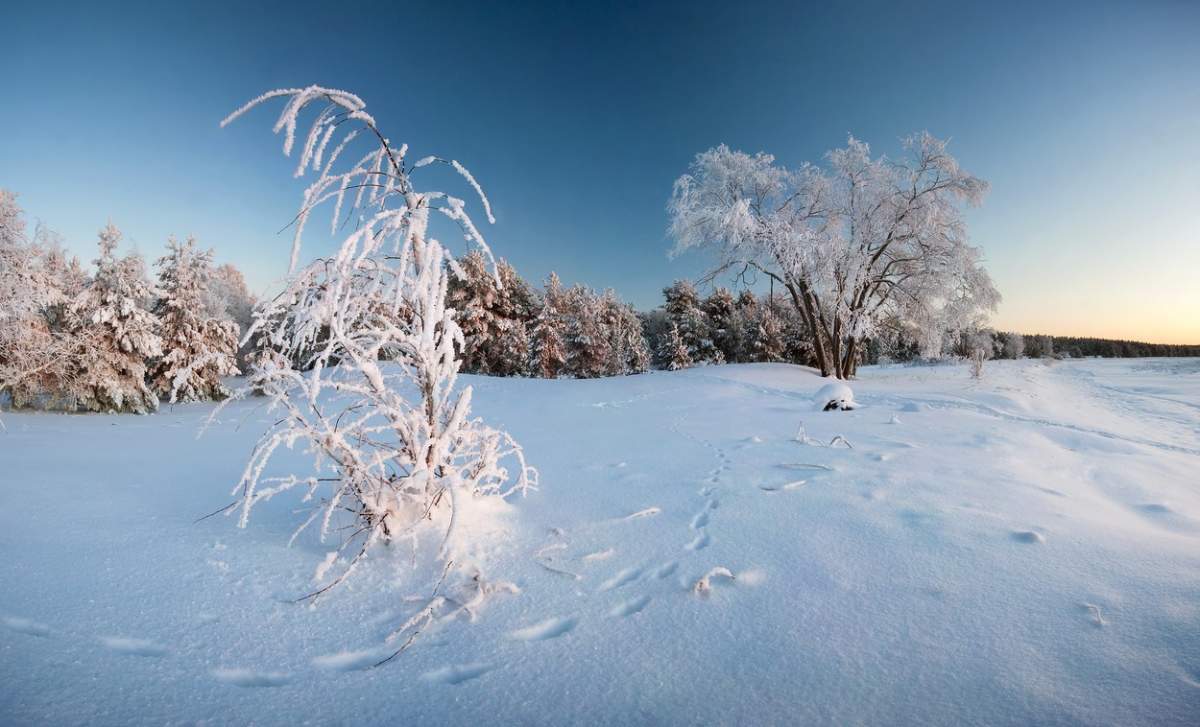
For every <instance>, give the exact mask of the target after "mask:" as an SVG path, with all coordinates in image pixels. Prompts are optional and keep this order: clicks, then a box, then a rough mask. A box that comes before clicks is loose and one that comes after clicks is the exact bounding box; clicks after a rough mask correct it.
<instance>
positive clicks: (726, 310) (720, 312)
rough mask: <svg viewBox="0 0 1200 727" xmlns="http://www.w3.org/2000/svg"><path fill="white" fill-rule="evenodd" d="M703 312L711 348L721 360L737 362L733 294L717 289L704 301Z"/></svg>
mask: <svg viewBox="0 0 1200 727" xmlns="http://www.w3.org/2000/svg"><path fill="white" fill-rule="evenodd" d="M703 310H704V316H705V318H706V319H707V322H708V330H709V338H711V339H712V342H713V346H714V347H715V348H716V349H717V351H718V352H720V354H721V358H722V359H723V360H725V361H737V358H738V351H737V332H736V331H735V330H734V301H733V294H732V293H730V292H729V291H728V290H727V289H726V288H717V289H716V290H714V291H713V292H712V294H711V295H709V296H708V297H707V298H705V299H704V304H703Z"/></svg>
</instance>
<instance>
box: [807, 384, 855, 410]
mask: <svg viewBox="0 0 1200 727" xmlns="http://www.w3.org/2000/svg"><path fill="white" fill-rule="evenodd" d="M813 405H814V406H815V407H816V408H817V410H818V411H827V410H830V409H833V408H837V409H839V410H843V411H845V410H849V409H855V408H857V407H858V402H856V401H854V390H853V389H851V388H850V387H849V386H848V385H847V384H844V383H842V382H840V381H831V382H830V383H828V384H825V385H824V386H822V387H821V388H820V389H817V393H816V394H813Z"/></svg>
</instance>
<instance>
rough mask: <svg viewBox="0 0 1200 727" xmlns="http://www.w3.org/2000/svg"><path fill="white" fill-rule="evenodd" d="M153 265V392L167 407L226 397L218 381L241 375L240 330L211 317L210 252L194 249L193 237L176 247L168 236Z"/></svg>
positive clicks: (174, 242) (229, 323)
mask: <svg viewBox="0 0 1200 727" xmlns="http://www.w3.org/2000/svg"><path fill="white" fill-rule="evenodd" d="M157 266H158V269H159V273H158V288H159V293H160V295H161V296H162V297H161V298H159V300H158V303H157V305H156V308H155V312H156V313H157V314H158V317H159V321H160V324H161V334H162V347H163V356H162V358H161V359H160V360H159V361H158V362H157V364H156V365H155V367H154V370H153V372H152V375H151V379H150V385H151V388H152V389H154V391H156V392H157V393H158V394H159V395H161V396H163V397H169V398H170V401H171V403H175V402H176V401H203V400H210V399H224V398H226V397H227V396H228V395H229V392H228V391H227V390H226V389H225V387H224V386H223V385H222V384H221V377H222V376H236V375H237V374H238V373H239V372H238V368H237V361H236V358H235V357H236V355H237V349H238V326H237V324H236V323H234V322H233V321H231V320H228V319H225V318H216V317H213V316H211V315H210V314H209V310H210V307H209V306H208V305H207V302H208V300H209V296H210V291H209V287H208V286H209V282H210V280H211V277H212V251H211V250H205V251H198V250H196V241H195V240H194V239H193V238H190V237H189V238H188V239H187V241H186V242H184V243H183V244H180V243H179V242H178V241H177V240H176V239H175V238H174V237H172V238H170V239H169V240H168V241H167V254H166V255H165V256H163V257H161V258H159V259H158V262H157Z"/></svg>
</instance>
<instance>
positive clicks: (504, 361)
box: [447, 250, 534, 376]
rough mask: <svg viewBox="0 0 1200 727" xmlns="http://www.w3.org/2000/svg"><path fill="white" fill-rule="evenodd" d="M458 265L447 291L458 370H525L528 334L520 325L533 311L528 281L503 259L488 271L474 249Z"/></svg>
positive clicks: (495, 372) (501, 372)
mask: <svg viewBox="0 0 1200 727" xmlns="http://www.w3.org/2000/svg"><path fill="white" fill-rule="evenodd" d="M457 263H458V267H459V270H460V272H456V274H455V275H453V276H452V277H451V279H450V292H449V293H448V294H447V295H448V298H449V299H448V305H450V307H452V308H453V309H454V310H455V318H456V320H458V321H459V325H460V326H461V328H462V331H463V341H464V348H463V370H464V371H469V372H473V373H481V374H491V375H493V376H516V375H522V374H524V373H526V371H527V361H528V359H529V349H528V343H529V335H528V334H529V332H528V330H522V329H525V328H526V326H527V325H528V323H529V322H530V321H531V320H532V318H533V314H534V294H533V291H532V289H531V288H530V287H529V284H528V283H526V282H525V281H524V280H523V279H521V276H520V275H518V274H517V271H516V270H515V269H514V268H513V267H512V266H511V265H509V264H508V263H507V262H506V261H504V260H499V261H497V262H496V264H495V271H494V272H493V271H491V270H489V269H488V268H489V264H488V261H487V259H486V258H485V257H484V255H483V253H481V252H479V251H478V250H471V251H470V252H468V253H467V254H466V255H464V256H462V257H461V258H460V259H459V260H458V261H457ZM522 345H524V346H525V348H524V350H522Z"/></svg>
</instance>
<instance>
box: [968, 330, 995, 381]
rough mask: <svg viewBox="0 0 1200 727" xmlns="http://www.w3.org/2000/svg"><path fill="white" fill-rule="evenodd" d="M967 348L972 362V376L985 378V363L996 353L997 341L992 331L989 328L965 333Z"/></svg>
mask: <svg viewBox="0 0 1200 727" xmlns="http://www.w3.org/2000/svg"><path fill="white" fill-rule="evenodd" d="M963 339H964V343H965V345H966V348H967V361H968V362H969V364H970V370H971V378H973V379H981V378H983V364H984V363H985V362H986V361H988V360H989V359H991V358H992V356H993V355H995V343H994V338H993V336H992V332H991V331H988V330H979V331H972V332H970V333H967V334H964V336H963Z"/></svg>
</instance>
